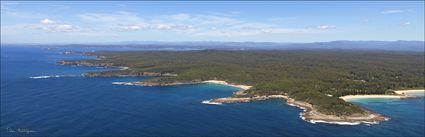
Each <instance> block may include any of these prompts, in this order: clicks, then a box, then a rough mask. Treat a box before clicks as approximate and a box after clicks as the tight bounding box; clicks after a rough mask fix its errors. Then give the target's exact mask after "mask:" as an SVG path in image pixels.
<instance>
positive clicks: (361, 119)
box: [113, 80, 389, 125]
mask: <svg viewBox="0 0 425 137" xmlns="http://www.w3.org/2000/svg"><path fill="white" fill-rule="evenodd" d="M204 83H214V84H221V85H226V86H232V87H237V88H240V89H241V90H240V91H237V92H234V93H233V95H244V94H245V93H244V91H245V90H248V89H250V88H251V87H252V86H248V85H236V84H230V83H228V82H226V81H222V80H207V81H192V82H173V83H156V82H146V81H138V82H114V83H113V84H120V85H139V86H178V85H192V84H204ZM268 99H283V100H285V101H286V103H287V104H288V105H290V106H294V107H298V108H300V109H302V110H303V112H301V113H300V114H299V117H300V118H301V119H302V120H304V121H307V122H309V123H313V124H315V123H327V124H338V125H359V124H378V123H379V122H382V121H386V120H389V118H387V117H385V116H382V115H381V114H378V113H374V112H370V111H366V114H353V115H350V116H336V115H327V114H323V113H321V112H319V111H318V110H317V109H316V108H315V107H314V106H313V105H312V104H310V103H307V102H303V101H296V100H295V99H292V98H290V97H289V96H285V95H267V96H253V97H224V98H215V99H210V100H204V101H202V102H201V103H203V104H209V105H222V104H228V103H244V102H251V101H260V100H268Z"/></svg>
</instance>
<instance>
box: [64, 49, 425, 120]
mask: <svg viewBox="0 0 425 137" xmlns="http://www.w3.org/2000/svg"><path fill="white" fill-rule="evenodd" d="M86 54H88V55H95V56H98V57H102V58H100V59H92V60H63V61H60V62H58V63H59V64H64V65H87V66H114V67H124V66H125V67H128V69H125V70H112V71H103V72H90V73H87V74H86V76H155V77H154V78H152V79H149V80H146V81H138V82H132V83H115V84H129V85H144V86H172V85H182V84H202V83H217V84H226V85H231V86H236V87H239V88H241V91H239V92H235V93H234V95H233V96H231V97H225V98H218V99H211V100H207V101H204V103H212V104H220V103H235V102H249V101H255V100H265V99H271V98H280V99H285V100H286V101H287V103H288V104H290V105H294V106H298V107H300V108H302V109H303V110H304V112H303V113H302V114H300V117H301V118H302V119H304V120H306V121H310V122H326V123H340V124H341V123H348V124H350V123H355V124H359V123H378V122H381V121H385V120H388V119H389V118H388V117H386V116H383V115H381V114H377V113H374V112H371V111H369V110H366V109H364V108H361V107H359V106H357V105H355V104H352V103H350V102H346V101H344V100H343V99H341V98H340V97H343V96H346V95H365V94H371V95H391V96H402V97H400V98H410V96H406V95H400V94H397V93H396V92H394V91H395V90H399V89H423V87H424V79H423V76H424V74H425V72H424V58H423V56H424V54H423V53H418V52H389V51H349V50H338V51H336V50H274V51H272V50H246V51H240V50H199V51H113V52H112V51H111V52H109V51H101V52H92V53H86Z"/></svg>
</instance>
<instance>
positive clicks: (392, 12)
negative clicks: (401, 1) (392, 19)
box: [381, 10, 405, 14]
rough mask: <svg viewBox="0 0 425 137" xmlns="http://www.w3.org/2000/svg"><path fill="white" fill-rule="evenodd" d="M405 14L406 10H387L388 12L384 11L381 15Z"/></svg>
mask: <svg viewBox="0 0 425 137" xmlns="http://www.w3.org/2000/svg"><path fill="white" fill-rule="evenodd" d="M403 12H405V11H404V10H386V11H382V12H381V14H394V13H403Z"/></svg>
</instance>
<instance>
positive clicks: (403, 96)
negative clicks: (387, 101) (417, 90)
mask: <svg viewBox="0 0 425 137" xmlns="http://www.w3.org/2000/svg"><path fill="white" fill-rule="evenodd" d="M339 98H341V99H343V100H345V101H347V100H351V99H362V98H398V99H403V98H415V96H405V95H347V96H342V97H339Z"/></svg>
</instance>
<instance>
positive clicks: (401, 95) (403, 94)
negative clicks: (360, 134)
mask: <svg viewBox="0 0 425 137" xmlns="http://www.w3.org/2000/svg"><path fill="white" fill-rule="evenodd" d="M394 92H395V93H396V94H395V95H380V94H377V95H346V96H342V97H339V98H341V99H343V100H344V101H349V100H352V99H367V98H394V99H409V98H419V97H417V96H413V95H408V93H417V92H425V90H423V89H414V90H396V91H394Z"/></svg>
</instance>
